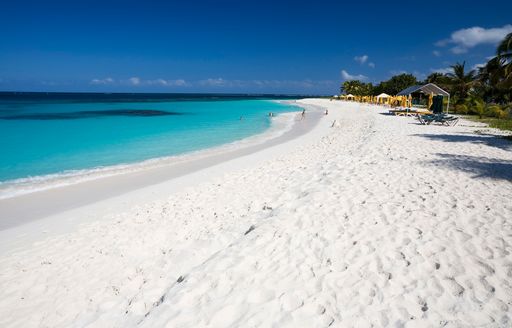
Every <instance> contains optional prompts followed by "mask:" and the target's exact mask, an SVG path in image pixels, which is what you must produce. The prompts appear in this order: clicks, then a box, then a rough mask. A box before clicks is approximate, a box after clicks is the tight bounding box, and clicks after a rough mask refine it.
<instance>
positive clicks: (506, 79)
mask: <svg viewBox="0 0 512 328" xmlns="http://www.w3.org/2000/svg"><path fill="white" fill-rule="evenodd" d="M496 57H497V58H498V61H499V63H500V64H501V66H502V67H503V70H504V72H503V80H502V82H501V83H500V86H501V87H504V88H511V87H512V33H509V34H507V36H506V37H505V38H504V39H503V40H502V41H501V42H500V44H499V45H498V48H497V49H496Z"/></svg>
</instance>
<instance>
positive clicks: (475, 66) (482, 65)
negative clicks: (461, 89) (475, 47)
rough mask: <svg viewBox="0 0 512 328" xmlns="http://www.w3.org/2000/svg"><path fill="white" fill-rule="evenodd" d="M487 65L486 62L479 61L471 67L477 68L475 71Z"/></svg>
mask: <svg viewBox="0 0 512 328" xmlns="http://www.w3.org/2000/svg"><path fill="white" fill-rule="evenodd" d="M485 66H486V63H479V64H475V65H473V67H471V69H472V70H475V71H478V69H480V68H483V67H485Z"/></svg>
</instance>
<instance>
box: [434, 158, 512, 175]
mask: <svg viewBox="0 0 512 328" xmlns="http://www.w3.org/2000/svg"><path fill="white" fill-rule="evenodd" d="M436 155H437V156H439V158H438V159H434V160H432V161H429V162H428V163H429V164H433V165H439V166H444V167H447V168H450V169H456V170H461V171H464V172H468V173H471V174H474V176H473V178H491V179H500V180H508V181H512V161H509V160H503V159H494V158H488V157H478V156H465V155H453V154H439V153H438V154H436Z"/></svg>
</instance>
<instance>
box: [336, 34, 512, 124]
mask: <svg viewBox="0 0 512 328" xmlns="http://www.w3.org/2000/svg"><path fill="white" fill-rule="evenodd" d="M465 65H466V63H465V62H462V63H456V64H455V65H452V66H451V69H452V72H451V73H446V74H442V73H437V72H436V73H432V74H430V75H429V76H428V77H427V78H426V80H425V81H418V80H417V78H416V77H415V76H414V75H412V74H400V75H395V76H393V77H391V78H390V79H389V80H387V81H382V82H380V83H379V84H377V85H373V84H372V83H364V82H361V81H358V80H354V81H345V82H343V84H342V85H341V92H342V93H343V92H345V93H347V94H349V93H351V94H353V95H355V96H368V95H372V96H377V95H379V94H380V93H387V94H390V95H396V94H397V93H398V92H400V91H401V90H403V89H405V88H407V87H410V86H412V85H416V84H426V83H435V84H437V85H439V86H440V87H441V88H443V89H445V90H446V91H448V92H449V93H450V94H451V98H452V104H453V106H452V108H454V110H455V111H456V112H458V113H461V114H476V115H479V116H480V117H482V116H490V117H498V118H507V117H508V118H512V33H510V34H508V35H507V36H506V37H505V38H504V39H503V40H502V41H501V42H500V43H499V45H498V47H497V49H496V55H495V56H494V57H492V58H491V59H489V61H488V62H487V63H486V64H485V65H483V66H481V67H479V68H478V69H476V70H469V71H466V67H465Z"/></svg>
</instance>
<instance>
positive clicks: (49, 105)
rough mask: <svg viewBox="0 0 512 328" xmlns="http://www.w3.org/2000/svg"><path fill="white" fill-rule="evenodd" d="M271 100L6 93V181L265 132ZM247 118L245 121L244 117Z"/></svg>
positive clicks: (1, 102)
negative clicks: (60, 96) (55, 95)
mask: <svg viewBox="0 0 512 328" xmlns="http://www.w3.org/2000/svg"><path fill="white" fill-rule="evenodd" d="M297 110H298V109H297V107H295V106H293V105H289V104H284V103H279V102H276V101H274V100H271V99H259V98H255V97H240V96H226V95H216V96H213V97H212V96H211V95H181V96H177V95H174V96H173V95H170V96H169V95H167V97H166V96H161V97H156V96H155V95H147V96H146V97H143V96H141V95H129V94H124V95H115V96H110V97H109V95H101V94H100V95H90V94H89V95H78V96H68V97H62V98H59V97H49V99H48V98H45V97H44V96H39V97H35V98H34V97H33V96H32V95H29V96H18V97H13V96H5V94H4V95H0V150H1V153H2V156H1V157H0V181H8V180H13V179H20V178H27V177H33V176H41V175H48V174H58V173H61V172H66V171H71V170H84V169H93V168H97V167H104V166H110V165H116V164H124V163H134V162H139V161H143V160H147V159H151V158H157V157H163V156H171V155H178V154H183V153H187V152H191V151H196V150H200V149H206V148H210V147H214V146H218V145H222V144H226V143H230V142H233V141H236V140H240V139H243V138H246V137H249V136H252V135H255V134H258V133H261V132H264V131H265V130H266V129H268V128H269V127H270V125H271V121H270V119H269V117H268V113H269V112H274V113H283V112H290V111H297ZM241 117H242V119H241V120H240V118H241Z"/></svg>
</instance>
